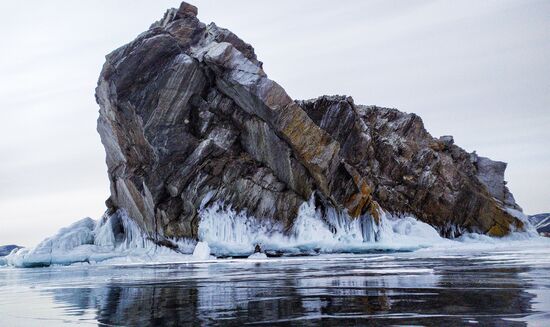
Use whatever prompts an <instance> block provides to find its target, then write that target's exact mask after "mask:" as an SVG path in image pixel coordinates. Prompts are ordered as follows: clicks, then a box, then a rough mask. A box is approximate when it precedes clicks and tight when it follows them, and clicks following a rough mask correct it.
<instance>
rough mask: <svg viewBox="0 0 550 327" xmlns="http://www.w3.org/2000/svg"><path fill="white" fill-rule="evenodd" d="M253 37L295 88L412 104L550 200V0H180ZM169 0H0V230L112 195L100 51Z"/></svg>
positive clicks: (273, 71) (127, 37) (4, 235)
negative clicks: (101, 126) (99, 96)
mask: <svg viewBox="0 0 550 327" xmlns="http://www.w3.org/2000/svg"><path fill="white" fill-rule="evenodd" d="M192 3H193V4H195V5H197V6H198V7H199V18H200V19H201V20H202V21H203V22H205V23H208V22H211V21H215V22H216V23H217V24H218V25H219V26H223V27H226V28H229V29H231V30H232V31H233V32H235V33H236V34H237V35H239V36H240V37H241V38H243V39H244V40H245V41H247V42H249V43H251V44H252V45H253V46H254V47H255V49H256V53H257V54H258V56H259V58H260V60H262V61H263V62H264V63H265V64H264V68H265V70H266V72H267V74H268V75H269V76H270V77H271V78H272V79H274V80H276V81H278V82H279V83H280V84H281V85H283V86H284V87H285V89H286V90H287V92H288V93H289V94H290V95H291V96H292V97H294V98H295V99H305V98H313V97H317V96H319V95H322V94H347V95H351V96H353V97H354V99H355V102H356V103H361V104H377V105H381V106H390V107H396V108H398V109H400V110H403V111H407V112H414V113H417V114H418V115H420V116H421V117H422V118H423V120H424V123H425V124H426V127H427V129H428V130H429V131H430V132H431V133H432V134H433V135H434V136H439V135H443V134H451V135H454V137H455V141H456V143H457V144H458V145H460V146H462V147H463V148H465V149H466V150H468V151H472V150H477V152H478V154H480V155H483V156H488V157H491V158H493V159H496V160H502V161H506V162H508V163H509V165H508V171H507V179H508V180H509V187H510V189H511V190H512V192H513V193H514V195H515V196H516V200H517V201H518V202H519V204H520V205H522V206H523V208H524V211H525V212H526V213H529V214H531V213H538V212H549V211H550V1H546V0H541V1H536V0H533V1H530V0H522V1H520V0H517V1H503V0H498V1H496V0H493V1H478V0H471V1H404V0H402V1H387V0H376V1H318V0H315V1H313V0H308V1H295V0H284V1H281V0H278V1H271V2H267V1H254V0H249V1H244V0H242V1H231V4H229V2H227V1H213V0H211V1H207V0H201V1H194V2H193V1H192ZM178 5H179V2H178V1H167V0H163V1H159V0H154V1H153V0H151V1H143V0H140V1H136V0H118V1H110V0H101V1H97V0H96V1H70V0H65V1H61V0H55V1H38V0H35V1H2V2H1V3H0V27H1V29H2V32H3V33H2V44H3V46H2V51H0V111H1V117H3V119H2V120H1V121H2V126H1V127H2V128H1V129H0V153H1V155H2V157H1V160H0V226H1V227H0V244H6V243H17V244H23V245H33V244H35V243H37V242H39V241H40V240H42V239H43V238H44V237H46V236H49V235H51V234H53V233H55V232H56V231H57V230H58V229H59V228H60V227H63V226H66V225H68V224H70V223H72V222H73V221H76V220H77V219H80V218H82V217H85V216H90V217H93V218H98V217H100V215H101V214H102V212H103V211H104V200H105V199H106V198H107V196H108V179H107V174H106V166H105V163H104V158H105V154H104V151H103V147H102V145H101V143H100V139H99V136H98V134H97V132H96V130H95V125H96V118H97V115H98V114H97V110H98V107H97V105H96V103H95V100H94V88H95V84H96V81H97V77H98V75H99V72H100V69H101V66H102V64H103V62H104V56H105V55H106V54H107V53H109V52H110V51H112V50H113V49H115V48H117V47H119V46H121V45H123V44H125V43H127V42H129V41H131V40H132V39H134V38H135V37H136V36H137V35H138V34H139V33H141V32H142V31H144V30H146V29H147V28H148V27H149V25H150V24H151V23H152V22H153V21H155V20H157V19H159V18H160V17H161V16H162V14H163V13H164V11H165V9H167V8H169V7H177V6H178Z"/></svg>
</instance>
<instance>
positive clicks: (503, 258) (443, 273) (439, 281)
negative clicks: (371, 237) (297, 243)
mask: <svg viewBox="0 0 550 327" xmlns="http://www.w3.org/2000/svg"><path fill="white" fill-rule="evenodd" d="M548 245H549V242H547V241H546V240H539V241H537V242H532V241H529V242H513V243H510V244H509V245H506V244H500V245H498V246H491V247H490V248H481V249H468V248H467V247H466V248H464V249H454V250H453V249H441V250H436V249H424V250H418V251H415V252H407V253H403V252H402V253H372V254H362V255H351V254H348V255H345V254H340V255H336V254H335V255H320V256H314V257H294V258H268V259H258V260H252V259H238V260H237V259H235V260H231V259H218V260H212V261H209V262H188V263H171V264H150V265H147V264H145V265H144V264H136V265H118V266H115V265H87V264H84V265H77V266H68V267H49V268H33V269H21V268H13V267H2V268H0V326H34V325H35V326H50V325H51V326H58V325H61V324H67V325H77V324H80V325H87V324H92V325H107V326H110V325H117V326H118V325H129V326H143V325H163V326H182V325H235V326H240V325H244V324H252V325H255V324H258V325H269V326H273V325H289V324H291V325H298V326H302V325H319V324H323V325H335V326H346V325H367V324H368V325H369V326H377V325H403V324H407V325H439V326H464V325H472V326H550V251H549V249H550V247H549V246H548Z"/></svg>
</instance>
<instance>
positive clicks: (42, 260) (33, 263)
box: [0, 199, 539, 267]
mask: <svg viewBox="0 0 550 327" xmlns="http://www.w3.org/2000/svg"><path fill="white" fill-rule="evenodd" d="M510 213H511V214H513V215H515V216H516V217H518V218H520V219H522V220H523V221H525V222H526V229H527V231H526V232H515V233H512V234H511V235H510V236H506V237H503V238H498V239H497V238H491V237H488V236H486V235H481V234H474V233H471V234H464V235H462V236H460V237H459V238H456V239H453V240H451V239H446V238H442V237H440V236H439V234H438V232H437V231H436V230H435V229H434V228H433V227H432V226H430V225H428V224H426V223H423V222H421V221H419V220H417V219H415V218H414V217H411V216H400V217H394V216H391V215H389V214H387V213H385V212H383V211H382V212H381V214H380V224H375V223H374V220H373V218H372V217H371V216H369V215H365V216H362V217H359V218H357V219H352V218H350V217H349V216H348V215H347V214H346V213H343V212H338V211H337V210H335V209H328V210H327V211H325V212H324V213H322V212H321V211H320V210H319V209H317V208H315V205H314V201H313V199H312V200H310V201H308V202H306V203H304V204H303V205H302V206H301V207H300V210H299V213H298V217H297V219H296V221H295V224H294V226H293V229H292V230H290V231H285V228H284V226H281V225H280V224H277V223H274V222H273V221H272V220H270V219H259V218H256V217H251V216H248V215H246V213H245V212H237V211H236V210H234V209H232V208H231V207H228V206H225V205H224V204H223V203H221V202H218V203H214V204H213V205H210V206H209V207H206V208H204V207H202V206H201V209H200V211H199V217H200V222H199V227H198V243H197V241H195V240H188V239H183V240H172V242H173V243H174V244H177V245H178V248H177V249H174V250H173V249H169V248H167V247H163V246H159V245H157V244H156V243H155V242H154V241H153V240H152V239H151V238H149V237H148V236H147V235H146V234H145V233H144V232H143V231H142V230H141V229H140V227H139V226H138V225H137V224H136V223H135V222H134V220H132V219H131V218H130V217H128V215H127V213H126V212H125V211H124V210H119V211H117V212H116V213H114V214H112V215H110V216H107V215H106V216H104V217H102V218H101V219H100V220H99V221H94V220H93V219H91V218H85V219H82V220H80V221H77V222H75V223H73V224H72V225H70V226H69V227H66V228H62V229H61V230H60V231H59V232H58V233H57V234H56V235H54V236H52V237H49V238H47V239H45V240H44V241H42V242H41V243H40V244H38V245H37V246H36V247H34V248H31V249H25V248H24V249H20V250H17V251H13V252H12V253H10V254H9V255H8V256H6V257H3V258H0V265H11V266H16V267H39V266H49V265H68V264H74V263H102V264H129V263H144V262H146V263H155V262H187V261H197V260H211V259H215V257H212V256H211V255H212V254H213V255H215V256H217V257H243V258H246V257H248V258H250V259H265V258H266V257H267V255H268V256H280V255H317V254H322V253H365V252H373V251H413V250H420V249H429V250H430V251H435V252H445V251H454V250H456V249H467V250H471V249H476V248H477V249H483V248H486V247H487V246H489V247H495V246H497V245H498V244H501V243H509V242H513V241H529V240H532V239H535V238H538V237H539V236H538V235H537V233H536V231H534V228H532V226H531V225H530V224H529V222H528V221H527V217H525V216H524V215H523V214H522V213H521V212H516V211H511V212H510ZM258 248H259V249H260V251H261V252H262V253H255V252H257V250H258ZM266 254H267V255H266Z"/></svg>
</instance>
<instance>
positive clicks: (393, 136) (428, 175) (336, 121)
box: [96, 3, 521, 242]
mask: <svg viewBox="0 0 550 327" xmlns="http://www.w3.org/2000/svg"><path fill="white" fill-rule="evenodd" d="M196 16H197V8H196V7H194V6H192V5H190V4H187V3H182V4H181V6H180V8H179V9H170V10H168V11H167V13H166V14H165V15H164V17H163V18H162V19H161V20H160V21H158V22H156V23H154V24H153V25H151V27H150V29H149V30H148V31H146V32H144V33H142V34H141V35H139V36H138V37H137V38H136V39H135V40H134V41H132V42H130V43H129V44H127V45H125V46H123V47H121V48H119V49H117V50H115V51H113V52H112V53H111V54H109V55H107V57H106V63H105V64H104V66H103V70H102V72H101V75H100V78H99V81H98V86H97V89H96V99H97V102H98V104H99V106H100V116H99V119H98V132H99V134H100V135H101V140H102V143H103V144H104V146H105V150H106V154H107V158H106V162H107V166H108V174H109V179H110V185H111V196H110V198H109V199H108V200H107V205H108V207H109V210H114V209H117V208H124V209H126V210H127V211H128V213H129V214H130V216H131V217H132V218H133V219H134V220H135V221H136V222H137V223H138V224H139V225H140V226H141V228H142V229H143V230H144V231H146V232H147V233H148V234H149V236H151V237H152V238H153V239H155V240H157V241H159V242H165V240H166V239H167V238H179V237H193V238H196V237H197V226H198V223H199V221H198V219H199V215H198V212H199V210H200V209H201V208H202V207H204V206H208V205H209V204H211V203H213V202H216V201H223V202H224V203H225V204H226V205H227V206H231V207H232V208H233V209H236V210H240V211H246V212H247V213H248V214H249V215H252V216H255V217H256V218H258V219H268V220H274V221H277V222H279V223H281V224H282V225H283V226H285V227H286V228H288V229H290V228H291V227H292V224H293V222H294V219H295V218H296V215H297V212H298V208H299V207H300V205H301V204H303V203H304V201H307V200H308V199H309V198H311V197H312V196H313V195H315V198H316V203H317V205H318V207H319V208H320V209H322V210H324V209H328V208H335V209H337V211H339V212H341V213H342V214H345V215H348V216H350V217H359V216H361V217H365V216H367V217H371V218H372V219H373V220H375V221H377V219H378V213H379V212H380V210H381V209H380V208H379V204H380V205H381V207H382V209H384V210H386V211H389V212H392V213H411V214H414V215H416V216H417V217H418V218H420V219H422V220H424V221H426V222H428V223H430V224H432V225H433V226H435V227H437V228H438V229H439V230H440V231H441V233H442V234H443V235H447V236H453V235H458V234H460V233H461V232H463V231H479V232H483V233H489V234H494V235H502V234H505V233H507V232H508V231H509V230H510V227H511V226H515V227H518V228H520V227H521V221H519V220H517V219H516V218H514V217H512V216H511V215H509V214H508V213H507V212H506V211H505V210H504V206H505V205H509V204H510V203H509V201H508V202H506V201H504V200H501V198H497V197H496V196H495V195H493V193H492V191H491V190H489V191H488V189H490V188H491V187H492V185H493V184H495V185H496V184H499V183H500V177H498V181H493V180H492V179H491V175H490V174H485V173H480V174H478V173H477V171H478V170H479V171H482V169H481V168H476V166H475V165H474V163H472V161H471V160H470V155H469V154H467V153H466V152H465V151H463V150H462V149H460V148H458V147H457V146H455V145H453V142H449V141H448V140H446V139H443V140H437V139H434V138H432V137H431V136H430V135H429V134H428V133H427V132H426V131H425V129H424V127H423V125H422V121H421V119H420V118H419V117H418V116H416V115H414V114H405V113H402V112H399V111H397V110H394V109H385V108H378V107H365V106H357V105H355V104H354V103H353V100H352V99H351V98H349V97H321V98H319V99H317V100H308V101H294V100H293V99H291V98H290V96H288V94H287V93H286V92H285V90H284V89H283V88H282V87H281V86H280V85H278V84H277V83H276V82H274V81H272V80H270V79H269V78H268V77H267V75H266V73H265V72H264V71H263V68H262V62H261V61H259V60H258V59H257V56H256V54H255V52H254V49H253V48H252V46H250V45H249V44H247V43H246V42H244V41H243V40H241V39H240V38H238V37H237V36H236V35H235V34H233V33H232V32H230V31H229V30H226V29H223V28H220V27H218V26H216V25H215V24H213V23H211V24H209V25H205V24H203V23H201V22H200V21H199V20H198V19H197V17H196ZM499 172H500V171H499ZM478 176H485V177H487V178H488V179H489V182H485V180H484V179H483V178H485V177H478ZM499 176H500V175H499ZM478 178H480V179H478ZM480 180H481V181H482V182H480ZM488 185H490V186H488ZM499 185H500V184H499ZM499 194H500V193H499ZM504 196H506V195H504ZM493 197H495V198H497V199H498V201H496V200H495V199H494V198H493Z"/></svg>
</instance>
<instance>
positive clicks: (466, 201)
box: [297, 96, 523, 237]
mask: <svg viewBox="0 0 550 327" xmlns="http://www.w3.org/2000/svg"><path fill="white" fill-rule="evenodd" d="M297 103H298V104H299V105H300V106H301V107H302V108H303V109H304V110H305V111H306V112H307V113H308V115H309V116H310V117H311V118H312V119H313V120H314V121H315V123H316V124H318V125H319V126H321V128H323V129H325V130H326V131H328V132H329V133H330V134H331V135H332V136H333V137H334V138H335V139H336V140H338V142H339V143H340V144H341V145H342V149H343V153H344V155H343V156H344V158H346V160H349V161H350V162H351V163H352V164H353V165H355V167H356V169H357V170H358V171H360V172H362V173H363V174H364V176H365V178H366V180H367V183H368V184H369V185H372V186H373V190H374V194H373V197H374V199H375V200H376V201H377V202H378V203H379V204H380V206H381V207H382V208H384V209H385V210H388V211H390V212H392V213H394V214H399V213H407V214H413V215H415V216H416V217H418V218H420V219H421V220H423V221H426V222H428V223H430V224H431V225H433V226H434V227H436V228H438V230H439V231H440V233H441V234H442V235H444V236H449V237H452V236H457V235H460V234H462V233H463V232H465V231H477V232H483V233H489V234H492V235H502V234H506V233H507V232H508V231H509V226H510V225H511V224H512V225H513V226H515V227H518V228H521V227H522V226H523V224H522V223H521V222H520V221H518V220H516V219H515V218H512V217H511V216H510V215H509V214H508V213H507V212H506V211H505V210H502V208H503V207H505V206H506V207H510V208H513V209H520V208H519V206H517V205H516V204H515V202H514V200H513V197H512V195H511V193H510V192H509V191H508V189H507V188H506V186H505V182H504V169H505V168H506V164H505V163H501V162H495V161H491V160H490V159H487V158H482V157H477V156H476V155H475V154H472V155H470V154H469V153H467V152H466V151H464V150H463V149H461V148H459V147H458V146H456V145H454V140H453V138H452V136H442V137H441V138H439V139H435V138H433V137H432V136H431V135H430V134H429V133H428V132H427V131H426V129H425V128H424V124H423V123H422V119H421V118H420V117H418V116H417V115H415V114H407V113H403V112H400V111H398V110H395V109H388V108H380V107H375V106H361V105H355V104H354V103H353V100H352V99H351V98H349V97H342V96H330V97H329V96H324V97H320V98H318V99H315V100H308V101H298V102H297ZM472 158H477V160H473V159H472ZM502 165H503V167H502ZM494 166H498V167H500V168H502V169H494V168H493V167H494Z"/></svg>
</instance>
